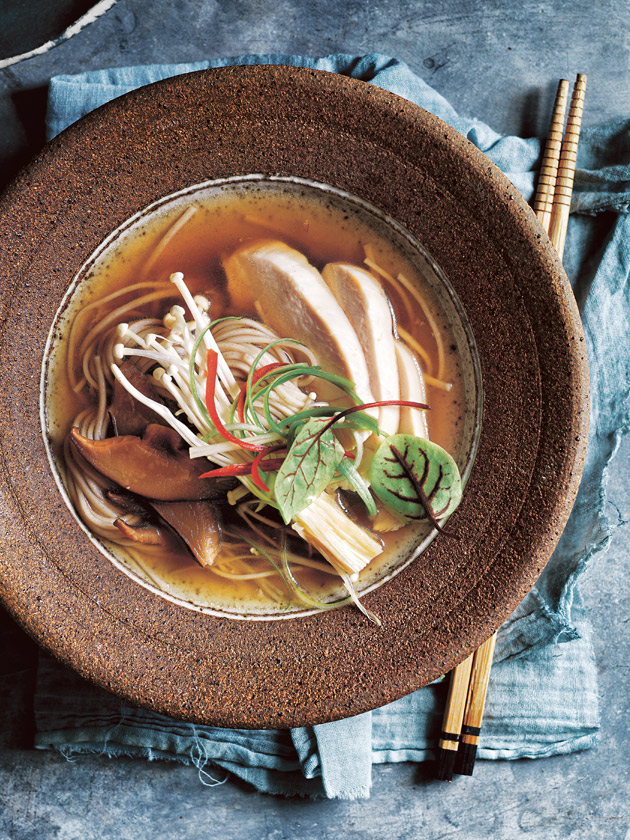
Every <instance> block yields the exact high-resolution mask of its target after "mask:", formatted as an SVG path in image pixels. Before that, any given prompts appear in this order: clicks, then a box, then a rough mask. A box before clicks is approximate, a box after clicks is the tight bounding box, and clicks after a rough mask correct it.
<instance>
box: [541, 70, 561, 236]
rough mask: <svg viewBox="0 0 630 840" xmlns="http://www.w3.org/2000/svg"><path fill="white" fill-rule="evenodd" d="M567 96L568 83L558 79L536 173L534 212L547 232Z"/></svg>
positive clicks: (554, 189)
mask: <svg viewBox="0 0 630 840" xmlns="http://www.w3.org/2000/svg"><path fill="white" fill-rule="evenodd" d="M568 98H569V83H568V81H567V80H566V79H560V82H559V84H558V92H557V93H556V101H555V102H554V104H553V114H552V117H551V125H550V126H549V134H548V135H547V145H546V146H545V154H544V156H543V159H542V163H541V165H540V172H539V174H538V186H537V188H536V197H535V198H534V213H535V214H536V216H538V221H539V222H540V224H541V225H542V226H543V228H544V229H545V231H546V232H547V233H549V222H550V221H551V208H552V205H553V197H554V194H555V191H556V178H557V175H558V163H559V161H560V149H561V148H562V134H563V132H564V117H565V114H566V111H567V100H568Z"/></svg>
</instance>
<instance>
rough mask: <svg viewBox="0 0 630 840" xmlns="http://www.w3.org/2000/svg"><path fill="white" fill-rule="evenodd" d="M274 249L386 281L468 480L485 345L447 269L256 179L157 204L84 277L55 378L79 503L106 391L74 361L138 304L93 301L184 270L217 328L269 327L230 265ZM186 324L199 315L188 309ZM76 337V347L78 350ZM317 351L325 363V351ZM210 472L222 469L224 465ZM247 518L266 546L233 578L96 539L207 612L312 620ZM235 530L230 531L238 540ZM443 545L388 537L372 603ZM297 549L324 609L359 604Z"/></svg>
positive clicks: (429, 532)
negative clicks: (82, 463)
mask: <svg viewBox="0 0 630 840" xmlns="http://www.w3.org/2000/svg"><path fill="white" fill-rule="evenodd" d="M262 240H277V241H279V242H281V243H284V244H285V245H287V246H289V247H290V248H292V249H295V250H296V251H298V252H299V253H300V254H303V255H304V256H305V257H306V259H307V260H308V262H309V263H310V264H311V265H312V266H314V267H315V268H317V269H318V270H321V269H322V268H323V267H324V266H325V265H326V264H328V263H333V262H334V263H339V262H343V263H349V264H352V265H356V266H361V267H363V268H364V269H366V270H368V271H370V273H371V274H372V276H373V277H374V278H376V279H378V280H379V282H380V283H381V285H382V288H383V290H384V291H385V293H386V294H387V297H388V299H389V302H390V305H391V308H392V311H393V313H394V324H395V330H396V332H397V335H398V337H399V338H400V339H401V340H402V339H404V340H405V341H406V343H407V345H408V347H409V348H410V349H411V350H412V351H413V352H414V354H415V355H416V358H417V359H418V362H419V364H420V367H421V369H422V371H423V373H424V375H425V384H426V393H427V402H428V403H429V405H430V406H431V410H430V411H429V412H427V420H428V429H429V438H430V440H431V441H434V442H435V443H437V444H439V445H440V446H441V447H443V448H444V449H445V450H446V451H447V452H449V453H450V454H451V455H452V456H453V458H454V459H455V461H456V463H457V465H458V467H459V469H460V471H461V473H462V476H463V478H464V480H465V478H466V476H467V473H468V471H469V469H470V465H471V463H472V458H473V456H474V450H475V446H476V436H477V434H478V418H479V411H480V393H479V385H478V382H479V379H478V374H477V371H476V361H475V356H474V342H473V340H472V336H471V335H470V332H469V330H468V328H467V326H466V322H465V318H464V315H463V312H462V311H461V307H460V306H459V304H458V302H457V300H456V299H455V297H454V295H453V293H452V292H450V290H449V288H448V285H447V283H446V281H445V280H444V278H443V277H441V276H440V273H439V269H437V267H436V266H435V265H434V264H433V263H432V261H431V259H430V257H429V256H428V255H427V254H425V253H424V252H423V251H422V249H421V248H420V247H419V246H418V245H417V243H415V242H414V241H413V240H412V239H411V238H410V237H409V236H408V235H406V234H405V232H404V231H402V230H400V229H397V228H396V226H395V225H393V224H392V223H391V222H389V220H387V219H385V218H384V217H382V215H381V214H379V213H378V211H375V210H374V209H373V208H370V207H368V206H366V205H364V204H363V203H362V202H359V201H358V200H356V199H354V198H353V197H351V196H347V195H345V194H342V193H338V192H336V191H333V190H331V189H329V188H322V187H320V186H318V185H311V184H307V183H305V182H299V181H297V180H293V181H283V180H280V179H277V180H270V179H258V178H252V179H240V180H234V181H230V182H224V183H221V184H209V185H201V186H198V187H195V188H191V189H190V190H187V191H185V192H184V193H182V194H178V195H176V196H173V197H169V198H168V199H165V200H163V201H161V202H159V203H158V204H157V205H154V206H153V207H151V208H148V209H147V210H146V211H144V212H143V213H142V214H140V215H139V216H138V217H136V218H134V219H132V220H130V221H129V222H128V223H127V224H126V225H124V226H123V227H122V228H121V229H119V230H118V231H116V232H115V234H113V235H112V236H111V237H110V238H109V239H108V240H107V241H106V242H105V243H104V244H103V246H102V247H101V248H100V249H99V251H98V252H97V253H96V254H94V255H93V257H92V258H91V259H90V260H89V261H88V263H87V264H86V265H85V266H84V267H83V268H82V270H81V272H80V273H79V275H78V276H77V278H76V279H75V282H74V283H73V286H72V287H71V289H70V291H69V293H68V295H67V296H66V299H65V301H64V304H63V305H62V307H61V309H60V311H59V314H58V317H57V320H56V322H55V324H54V325H53V329H52V330H51V340H50V351H49V354H48V360H47V363H46V368H45V380H44V381H45V425H46V431H47V438H48V445H49V451H50V454H51V460H52V462H53V466H54V468H55V470H56V471H57V473H58V475H59V477H60V481H61V484H62V486H63V488H64V490H65V491H66V498H67V499H68V501H70V500H69V498H68V494H67V491H68V488H69V485H70V484H71V482H69V478H68V472H67V465H66V463H65V460H64V440H65V439H66V437H67V435H68V431H69V429H70V427H71V426H72V424H73V422H74V420H75V418H76V417H77V415H78V414H80V412H81V411H82V410H86V411H89V410H90V409H91V408H92V409H93V406H94V400H95V396H94V392H93V389H91V388H89V387H88V386H84V387H80V388H77V387H76V383H80V381H81V378H82V374H81V370H80V366H79V360H78V359H76V358H74V357H72V358H69V353H70V354H72V353H73V348H76V347H79V346H80V345H81V342H82V340H83V339H84V338H85V336H86V335H88V333H89V331H90V330H91V329H93V328H94V326H95V325H97V324H99V323H102V322H103V320H104V319H105V318H107V317H110V313H111V312H112V311H113V310H114V309H115V308H116V307H118V306H119V305H121V303H124V302H126V301H127V300H131V299H132V297H133V295H132V294H131V293H130V295H129V296H128V297H125V296H122V297H118V298H116V299H115V300H114V301H112V302H111V303H109V304H103V305H96V306H94V305H93V304H95V302H97V301H100V300H102V299H103V298H105V297H108V296H111V295H112V294H113V293H115V292H117V291H119V290H122V289H127V288H129V287H132V286H134V284H140V283H146V284H149V285H147V286H144V287H143V288H141V289H139V290H138V291H137V292H135V293H134V294H136V295H141V296H145V297H146V296H150V294H151V292H152V291H153V290H160V289H162V288H167V289H168V286H167V284H168V281H169V277H170V275H172V274H173V272H181V273H182V274H183V276H184V281H185V283H186V285H187V286H188V288H189V289H190V290H191V292H192V293H193V294H202V295H204V296H205V298H207V299H208V300H209V301H210V310H209V311H210V317H211V318H212V319H217V318H221V317H225V316H230V315H233V316H243V315H247V316H249V317H254V318H256V317H257V309H256V300H255V297H256V296H255V295H253V296H252V297H251V299H250V300H249V301H248V302H247V304H246V310H247V311H243V302H242V301H241V302H240V307H239V308H235V307H234V305H233V303H232V300H231V296H230V293H229V290H228V285H227V282H226V277H225V271H224V267H223V266H224V262H225V260H226V258H228V257H229V256H230V255H232V254H234V253H235V252H236V251H238V250H239V249H242V248H243V247H244V246H247V245H248V243H256V242H258V241H262ZM417 297H420V298H421V300H422V301H423V306H420V305H419V304H418V303H417V301H416V298H417ZM181 303H182V301H181V298H180V297H179V294H178V291H177V289H176V288H174V287H173V289H172V293H170V292H168V291H167V292H165V293H164V295H163V296H161V297H158V298H157V299H155V300H147V301H146V302H145V303H144V304H141V305H140V306H139V307H138V308H136V309H134V310H133V311H131V312H125V313H124V314H123V315H121V316H120V321H124V322H129V323H133V321H134V319H139V318H145V317H151V318H160V319H161V318H162V317H163V316H164V315H165V313H167V312H168V311H169V309H170V307H171V306H173V305H174V304H181ZM86 307H87V308H86ZM90 307H91V308H90ZM186 317H187V318H190V314H189V313H188V312H187V313H186ZM113 323H114V325H115V323H117V321H114V322H113ZM73 324H74V326H73ZM71 330H72V331H73V342H72V345H70V342H69V341H68V336H69V335H70V333H71ZM311 349H312V350H313V351H314V352H315V353H317V349H318V348H317V347H312V348H311ZM73 383H74V384H75V387H74V388H73V387H72V386H73ZM311 387H313V386H311ZM207 465H208V469H212V467H213V466H214V465H213V464H211V463H209V462H207ZM70 495H71V494H70ZM351 506H352V505H351ZM247 512H248V513H252V514H256V513H258V515H259V516H260V517H262V521H261V520H260V519H255V518H254V519H251V517H250V520H249V521H250V522H251V524H252V525H253V529H252V530H251V532H250V535H251V542H252V543H253V544H254V546H253V547H252V545H249V548H248V550H247V551H246V552H244V553H243V556H242V557H239V558H236V559H235V562H234V564H233V565H232V566H230V569H231V572H230V574H232V575H233V576H232V577H226V576H225V575H222V574H220V573H217V570H215V569H213V567H212V566H208V567H203V566H201V565H199V564H198V563H197V562H196V561H195V560H194V559H193V557H192V555H190V556H188V557H186V556H185V555H184V556H183V555H181V554H172V553H169V552H168V551H167V552H165V551H164V550H162V549H161V548H160V547H158V546H131V547H129V546H126V547H121V546H120V545H118V544H116V543H114V542H112V541H110V540H107V539H102V538H98V537H96V538H94V539H96V542H97V544H98V546H99V548H100V549H101V550H102V551H104V552H105V553H106V554H107V555H108V556H109V557H110V558H111V559H112V560H113V562H115V564H116V565H117V566H118V567H119V568H120V569H121V570H123V571H125V572H126V573H128V574H130V575H132V576H133V577H134V578H135V579H136V580H138V582H140V583H142V584H143V585H145V586H148V587H149V588H152V589H154V590H155V591H157V592H159V593H160V594H162V595H164V596H166V597H169V598H171V599H175V600H176V601H178V602H179V603H183V604H185V605H187V606H189V607H192V608H194V609H200V610H204V611H210V612H218V613H219V614H227V615H233V616H236V617H252V618H255V617H287V616H295V615H300V614H305V613H308V612H309V603H308V602H305V601H303V600H300V598H299V597H298V598H295V594H294V597H292V598H290V597H289V590H288V589H287V587H286V585H285V583H284V582H283V579H282V577H281V576H280V575H279V574H276V573H275V572H274V569H273V568H271V569H270V558H269V557H267V556H265V555H264V554H261V553H260V551H258V549H257V548H256V546H257V545H259V544H260V543H261V538H260V536H259V531H260V530H261V529H262V531H263V532H265V530H266V528H267V526H266V525H265V522H264V520H265V518H268V514H267V512H266V511H265V510H263V511H257V510H256V506H252V507H251V509H250V510H248V511H247ZM79 516H81V511H79ZM365 524H367V525H369V523H368V522H365ZM231 527H232V524H231V521H228V523H227V530H228V531H229V529H230V528H231ZM434 536H435V531H434V530H433V529H432V528H431V526H430V525H427V524H426V523H417V522H414V523H412V524H406V525H404V527H401V528H399V529H398V530H395V531H391V532H387V531H382V532H379V534H378V539H379V540H382V543H383V545H384V549H383V551H382V553H380V554H378V556H376V557H375V558H374V559H373V560H372V561H371V562H370V563H369V565H368V566H367V567H366V568H365V569H363V571H361V573H360V574H359V577H358V582H357V583H356V587H357V590H358V591H359V593H361V592H366V591H369V590H370V589H371V588H373V587H374V586H376V585H379V584H380V583H381V582H383V581H385V580H386V579H387V578H388V577H389V576H391V575H392V574H394V573H395V572H396V571H398V570H399V569H400V568H402V567H403V566H404V565H405V564H406V563H407V562H409V561H410V559H411V558H413V557H414V556H416V555H417V554H418V553H419V552H420V551H421V549H422V548H423V547H424V546H426V545H427V544H428V542H429V541H430V540H431V539H432V538H433V537H434ZM297 542H298V541H297V540H292V541H291V543H290V545H289V547H288V551H289V554H291V553H296V552H297V553H299V554H300V555H301V556H302V558H303V562H302V563H300V564H299V565H296V566H293V567H292V569H293V573H294V575H295V578H296V580H297V582H298V584H299V586H300V587H302V588H303V589H304V590H305V591H307V592H308V593H310V594H312V595H313V597H314V598H316V599H317V600H322V601H326V600H335V599H338V598H342V597H343V596H344V595H347V593H346V592H345V590H344V587H343V585H342V583H341V581H340V580H339V577H338V576H337V575H336V574H330V573H329V571H323V569H324V568H325V567H326V566H327V564H326V561H325V560H323V559H322V558H321V557H319V556H318V555H317V552H314V551H313V550H309V547H308V546H307V545H305V544H304V545H303V546H302V547H301V548H300V546H299V545H297ZM265 545H267V543H265V542H264V541H263V542H262V546H263V547H264V546H265ZM273 559H274V557H271V560H273ZM275 559H276V561H277V560H278V557H277V555H276V556H275ZM419 562H421V560H420V561H419ZM305 564H306V565H305ZM309 564H310V565H309ZM217 568H218V567H217ZM263 575H264V577H263Z"/></svg>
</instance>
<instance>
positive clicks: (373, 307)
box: [322, 263, 400, 435]
mask: <svg viewBox="0 0 630 840" xmlns="http://www.w3.org/2000/svg"><path fill="white" fill-rule="evenodd" d="M322 277H323V278H324V281H325V282H326V284H327V286H328V288H329V289H330V291H331V292H332V293H333V295H334V296H335V298H336V300H337V302H338V303H339V305H340V306H341V308H342V309H343V311H344V312H345V314H346V316H347V317H348V320H349V321H350V323H351V324H352V326H353V328H354V331H355V333H356V334H357V336H358V338H359V341H360V342H361V348H362V350H363V353H364V355H365V361H366V363H367V369H368V373H369V375H370V388H371V389H372V393H373V394H374V399H376V400H399V399H400V387H399V383H398V366H397V364H396V350H395V349H394V334H393V322H392V312H391V309H390V307H389V303H388V302H387V297H386V296H385V292H384V291H383V289H382V288H381V286H380V284H379V282H378V281H377V280H375V279H374V277H372V275H371V274H370V273H369V272H367V271H365V270H364V269H362V268H359V267H358V266H356V265H349V264H347V263H328V265H326V266H324V269H323V271H322ZM399 419H400V409H399V408H398V406H395V405H388V406H381V408H379V410H378V422H379V426H380V428H381V430H382V431H383V432H385V433H386V434H389V435H393V434H395V433H396V432H397V431H398V422H399Z"/></svg>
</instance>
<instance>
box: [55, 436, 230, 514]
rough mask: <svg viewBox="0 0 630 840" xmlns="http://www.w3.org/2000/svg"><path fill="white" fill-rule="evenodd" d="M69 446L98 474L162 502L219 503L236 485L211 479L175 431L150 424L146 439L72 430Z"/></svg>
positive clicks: (126, 488) (202, 459) (205, 462)
mask: <svg viewBox="0 0 630 840" xmlns="http://www.w3.org/2000/svg"><path fill="white" fill-rule="evenodd" d="M70 443H71V444H72V446H73V447H74V449H75V451H76V452H78V453H79V454H80V455H81V456H82V457H83V458H85V460H86V461H87V462H88V463H89V464H91V465H92V466H93V467H94V469H95V470H98V472H100V473H101V474H102V475H104V476H106V477H107V478H109V479H111V480H112V481H115V482H116V484H119V485H120V486H121V487H124V488H125V490H129V491H130V492H132V493H137V494H138V495H139V496H147V497H148V498H150V499H160V500H163V501H169V502H170V501H183V500H189V499H208V498H218V497H219V496H222V495H224V494H225V491H226V488H227V487H232V486H233V484H234V483H233V481H231V480H228V482H225V481H222V480H221V479H218V480H217V479H212V480H210V479H206V478H199V476H200V475H201V474H202V473H204V472H207V470H208V462H207V460H206V459H205V458H197V459H191V458H189V457H188V448H187V447H186V448H183V441H182V439H181V438H180V436H179V435H178V434H177V432H176V431H175V430H174V429H171V428H166V427H164V426H157V425H155V424H150V425H149V426H147V428H146V431H145V433H144V435H143V437H141V438H140V437H136V436H135V435H122V436H121V437H113V438H105V439H103V440H90V439H89V438H86V437H84V436H83V435H82V434H80V433H79V431H78V430H77V429H71V430H70Z"/></svg>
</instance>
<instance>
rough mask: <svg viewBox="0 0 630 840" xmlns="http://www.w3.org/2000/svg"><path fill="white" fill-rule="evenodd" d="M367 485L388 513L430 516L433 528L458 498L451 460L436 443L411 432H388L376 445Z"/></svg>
mask: <svg viewBox="0 0 630 840" xmlns="http://www.w3.org/2000/svg"><path fill="white" fill-rule="evenodd" d="M370 485H371V488H372V491H373V492H374V494H375V495H376V496H377V498H378V499H380V501H381V502H382V503H383V504H384V505H385V507H386V508H388V509H389V510H390V511H392V513H396V514H398V515H399V516H402V517H404V518H405V519H415V520H421V519H430V520H431V521H432V522H433V524H434V525H435V526H436V527H439V526H438V525H437V520H440V519H444V517H446V516H448V515H449V514H451V513H452V512H453V511H454V510H455V508H456V507H457V506H458V504H459V503H460V501H461V498H462V482H461V478H460V475H459V470H458V468H457V464H456V463H455V461H454V460H453V459H452V458H451V456H450V455H449V454H448V452H446V450H444V449H442V447H441V446H438V445H437V443H432V442H431V441H429V440H425V439H424V438H419V437H414V435H392V436H391V437H388V438H387V439H386V440H385V441H384V442H383V443H382V444H381V445H380V447H379V448H378V449H377V451H376V454H375V455H374V458H373V459H372V463H371V465H370Z"/></svg>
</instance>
